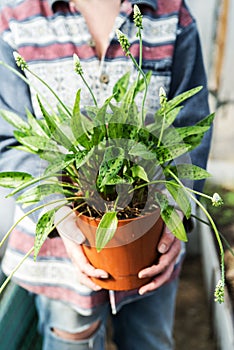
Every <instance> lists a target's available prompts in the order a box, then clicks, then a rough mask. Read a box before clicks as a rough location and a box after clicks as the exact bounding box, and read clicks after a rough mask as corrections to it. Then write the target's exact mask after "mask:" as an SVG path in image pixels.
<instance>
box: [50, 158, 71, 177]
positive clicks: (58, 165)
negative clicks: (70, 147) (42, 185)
mask: <svg viewBox="0 0 234 350" xmlns="http://www.w3.org/2000/svg"><path fill="white" fill-rule="evenodd" d="M74 161H75V156H74V155H70V154H68V155H66V156H65V155H64V154H61V155H57V156H56V158H54V160H53V161H52V162H50V164H49V165H48V167H47V168H46V169H45V172H44V175H54V174H56V173H58V172H61V171H62V170H63V169H65V168H66V167H67V166H69V165H70V164H71V163H73V162H74Z"/></svg>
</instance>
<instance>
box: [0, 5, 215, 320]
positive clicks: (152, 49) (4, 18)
mask: <svg viewBox="0 0 234 350" xmlns="http://www.w3.org/2000/svg"><path fill="white" fill-rule="evenodd" d="M133 3H137V4H138V6H139V7H140V8H141V11H142V13H143V15H144V17H143V26H144V31H143V69H144V71H147V70H151V71H152V79H151V83H150V87H149V94H148V97H147V101H146V107H147V111H148V113H149V115H150V113H153V112H154V111H155V110H156V109H157V108H158V106H159V98H158V95H159V94H158V92H159V88H160V87H164V89H165V90H166V91H167V94H168V97H169V98H172V97H174V96H176V95H177V94H179V93H181V92H183V91H185V90H188V89H190V88H192V87H195V86H197V85H203V86H204V89H203V90H202V92H201V93H199V95H198V96H197V97H196V98H195V99H193V100H191V101H190V100H188V101H187V102H186V103H185V105H184V108H183V110H182V111H181V113H180V115H179V116H178V118H177V119H176V122H175V124H176V125H180V126H185V125H188V124H193V123H195V122H197V121H199V120H200V119H201V118H202V117H204V116H205V115H206V114H208V104H207V89H206V77H205V73H204V67H203V61H202V54H201V48H200V42H199V37H198V33H197V27H196V23H195V21H194V19H193V18H192V16H191V14H190V13H189V10H188V9H187V7H186V6H185V4H184V2H183V1H182V0H171V1H164V0H158V1H156V0H155V1H153V0H145V1H144V0H136V1H129V0H125V1H123V3H122V5H121V8H120V12H119V15H118V16H117V18H116V21H115V25H114V28H113V30H112V32H111V35H110V39H109V46H108V48H107V51H106V53H105V56H104V57H102V59H101V60H100V59H99V58H98V57H97V55H96V51H95V44H94V42H93V40H92V37H91V36H90V33H89V31H88V28H87V25H86V22H85V20H84V18H83V17H82V15H81V14H80V13H79V12H78V11H75V10H74V9H72V8H70V7H69V2H68V1H64V2H56V1H46V0H14V1H13V0H12V1H8V2H7V5H6V6H3V8H2V9H1V12H0V60H3V61H5V62H7V63H8V64H10V65H12V66H15V63H14V60H13V58H12V52H13V51H18V52H19V54H20V55H22V56H23V57H24V58H25V60H26V61H27V62H28V64H29V66H30V67H31V69H32V70H33V71H34V72H36V73H37V74H38V75H39V76H40V77H41V78H43V79H45V80H46V82H47V83H48V84H50V85H51V86H53V88H54V90H55V91H56V92H57V93H58V94H59V96H60V97H61V98H62V99H63V101H66V103H67V104H68V105H69V104H70V105H72V104H73V102H74V101H73V100H74V96H75V92H76V90H77V89H78V88H81V89H82V97H81V100H82V101H85V103H84V102H83V103H84V105H88V104H92V101H91V97H90V94H89V93H88V92H87V90H86V89H85V87H84V86H83V85H82V81H81V80H80V79H79V78H78V77H77V76H76V75H75V73H74V71H73V59H72V56H73V54H74V53H76V54H77V55H78V56H79V58H80V60H81V63H82V67H83V70H84V72H85V75H86V79H87V81H88V82H89V85H90V86H91V88H92V89H93V92H94V94H95V96H97V100H98V103H99V104H100V103H101V102H102V101H104V100H105V99H106V98H107V97H108V96H110V92H111V91H112V88H113V86H114V83H115V82H116V80H117V79H118V78H119V77H120V76H122V75H123V73H124V72H127V71H129V70H130V71H131V72H132V76H134V75H136V74H137V72H136V71H135V70H134V67H133V64H132V62H131V60H130V59H129V58H128V57H126V56H125V55H124V53H123V51H122V49H121V48H120V45H119V44H118V41H117V38H116V36H115V30H116V29H117V28H119V29H120V30H121V31H122V32H124V33H125V34H126V35H127V36H128V38H129V41H130V44H131V47H130V50H131V52H132V54H133V56H134V57H135V58H136V59H138V51H139V45H138V42H137V40H136V37H135V34H136V32H135V27H134V24H133V20H132V4H133ZM0 76H1V81H0V108H5V109H10V110H12V111H14V112H16V113H18V114H19V115H20V116H21V117H22V118H25V107H27V108H28V109H29V110H31V111H32V113H33V114H34V115H35V117H36V118H41V114H40V109H39V107H38V105H37V102H36V95H35V90H33V89H31V90H29V88H28V87H27V86H26V85H25V83H24V82H23V81H22V80H20V79H19V78H18V77H17V76H15V75H14V74H12V73H10V72H9V71H7V70H6V69H4V68H3V67H0ZM28 78H29V79H30V81H31V82H32V84H34V85H35V86H36V88H37V89H40V91H41V92H42V94H43V95H44V96H45V97H46V98H47V99H48V100H49V101H50V104H52V105H53V106H54V107H55V106H56V101H55V100H54V99H53V97H52V96H51V95H50V94H49V92H48V90H46V89H45V88H44V86H42V85H39V83H38V81H36V80H35V79H33V78H32V77H31V76H28ZM139 98H140V97H139ZM81 103H82V102H81ZM0 122H1V128H0V153H1V158H0V169H1V170H18V171H26V172H31V173H32V175H34V176H38V175H39V174H40V173H41V172H42V171H43V169H44V164H43V162H41V161H40V160H39V159H37V158H35V157H34V155H30V154H25V153H24V152H22V151H21V152H19V151H17V150H14V149H10V148H9V146H12V145H15V144H16V141H15V139H14V137H13V133H12V129H11V128H10V127H9V125H7V123H5V122H4V121H2V120H1V121H0ZM210 136H211V135H210V133H207V135H206V136H205V138H204V140H203V143H202V144H201V146H200V147H199V148H198V149H196V150H195V151H193V152H192V153H191V158H192V162H193V163H194V164H197V165H200V166H202V167H204V168H205V167H206V162H207V157H208V152H209V146H210ZM196 186H197V189H199V188H200V187H201V186H202V184H201V183H197V184H196ZM21 215H22V212H21V209H20V208H18V207H17V208H16V218H17V217H19V216H21ZM33 219H34V218H33V217H30V218H27V219H25V220H23V221H22V222H21V223H20V224H19V225H18V226H17V228H16V229H15V230H14V232H13V233H12V235H11V238H10V241H9V244H8V248H7V250H6V254H5V257H4V260H3V264H2V267H3V270H4V272H5V273H6V274H9V273H10V271H11V270H12V269H13V268H14V267H15V266H16V264H17V263H18V262H19V261H20V260H21V258H22V256H24V254H25V253H26V252H27V251H28V250H29V249H30V248H31V247H32V246H33V240H34V230H35V220H33ZM179 260H180V259H179ZM179 266H180V261H177V264H176V266H175V270H174V273H173V276H172V278H173V277H175V276H176V275H177V274H178V271H179ZM14 279H15V281H16V282H17V283H19V284H20V285H21V286H23V287H25V288H26V289H28V290H29V291H32V292H34V293H40V294H44V295H47V296H48V297H50V298H55V299H60V300H63V301H65V302H68V303H70V304H71V305H73V307H74V308H76V309H77V310H79V312H81V313H82V314H89V313H90V312H91V310H92V308H95V307H98V306H100V305H102V304H103V303H107V302H111V305H112V306H113V310H115V309H116V307H117V310H118V308H119V307H120V306H121V305H122V304H124V303H126V302H129V301H131V300H136V299H137V298H142V297H144V296H140V295H139V294H138V293H137V291H135V290H132V291H127V292H115V293H113V292H110V293H108V291H106V290H101V291H100V292H93V291H91V290H89V289H88V288H87V287H85V286H84V285H81V284H80V283H79V280H78V278H77V276H76V272H75V269H74V267H73V265H72V263H71V261H70V260H69V258H68V256H67V254H66V251H65V248H64V245H63V243H62V241H61V239H60V238H59V237H57V238H53V239H47V240H46V242H45V243H44V245H43V247H42V249H41V251H40V254H39V256H38V259H37V262H34V261H33V258H32V257H31V256H30V257H29V258H28V259H27V260H26V261H25V262H24V264H23V265H22V266H21V267H20V269H19V270H18V271H17V272H16V273H15V276H14Z"/></svg>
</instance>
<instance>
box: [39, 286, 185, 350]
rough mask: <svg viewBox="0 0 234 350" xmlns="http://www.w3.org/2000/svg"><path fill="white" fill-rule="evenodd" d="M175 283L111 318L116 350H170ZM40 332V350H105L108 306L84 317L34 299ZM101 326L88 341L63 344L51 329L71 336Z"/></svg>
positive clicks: (53, 302)
mask: <svg viewBox="0 0 234 350" xmlns="http://www.w3.org/2000/svg"><path fill="white" fill-rule="evenodd" d="M177 284H178V283H177V280H175V281H172V282H170V283H168V284H166V285H164V286H163V287H161V288H159V289H158V290H157V291H155V292H154V293H151V294H150V295H146V296H145V297H144V298H141V299H139V300H137V301H133V302H130V303H128V304H125V305H124V306H122V308H121V309H120V311H119V312H118V313H117V314H116V315H111V317H112V328H113V340H114V342H115V344H116V345H117V348H118V349H119V350H172V349H173V321H174V307H175V298H176V291H177ZM36 305H37V309H38V314H39V330H40V332H41V333H42V335H43V338H44V341H43V350H75V349H76V350H88V349H94V350H104V349H105V345H104V344H105V335H106V330H105V328H106V322H107V318H108V314H109V305H108V304H106V305H105V306H103V307H102V308H99V309H96V310H95V311H94V312H93V313H92V315H90V316H83V315H80V314H79V313H77V311H75V310H74V309H72V308H71V307H70V306H69V305H66V304H64V303H62V302H60V301H56V300H52V299H48V298H46V297H44V296H37V297H36ZM97 320H99V321H101V326H100V327H99V328H98V330H97V331H96V332H95V334H94V335H93V336H92V337H90V338H89V339H85V340H82V341H70V340H64V339H61V338H60V337H58V336H57V335H55V334H54V332H53V331H52V329H53V328H58V329H60V330H64V331H67V332H70V333H76V332H81V331H83V330H85V329H87V328H89V326H90V325H91V324H92V323H93V322H95V321H97Z"/></svg>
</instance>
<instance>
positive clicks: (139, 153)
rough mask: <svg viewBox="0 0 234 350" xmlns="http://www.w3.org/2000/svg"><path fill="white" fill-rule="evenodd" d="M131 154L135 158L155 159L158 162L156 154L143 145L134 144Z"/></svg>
mask: <svg viewBox="0 0 234 350" xmlns="http://www.w3.org/2000/svg"><path fill="white" fill-rule="evenodd" d="M129 154H130V155H131V156H134V157H140V158H143V159H148V160H149V159H155V160H156V154H155V153H154V152H153V151H150V150H148V148H147V147H146V146H145V145H144V144H142V143H136V144H134V145H133V146H132V147H131V148H130V150H129Z"/></svg>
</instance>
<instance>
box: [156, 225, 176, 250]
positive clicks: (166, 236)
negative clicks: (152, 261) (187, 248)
mask: <svg viewBox="0 0 234 350" xmlns="http://www.w3.org/2000/svg"><path fill="white" fill-rule="evenodd" d="M175 239H176V238H175V236H174V235H173V234H172V233H171V232H170V231H169V230H168V228H167V227H166V226H165V228H164V231H163V234H162V236H161V238H160V240H159V243H158V252H159V253H161V254H165V253H166V252H167V251H168V250H169V249H170V247H171V245H172V244H173V243H174V241H175Z"/></svg>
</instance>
